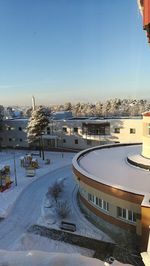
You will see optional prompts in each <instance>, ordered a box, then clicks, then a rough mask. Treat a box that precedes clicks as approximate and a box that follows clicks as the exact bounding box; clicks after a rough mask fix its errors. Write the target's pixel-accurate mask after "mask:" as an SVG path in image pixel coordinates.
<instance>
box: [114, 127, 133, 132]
mask: <svg viewBox="0 0 150 266" xmlns="http://www.w3.org/2000/svg"><path fill="white" fill-rule="evenodd" d="M114 133H117V134H119V133H120V127H116V128H115V129H114ZM135 133H136V129H135V128H130V134H135Z"/></svg>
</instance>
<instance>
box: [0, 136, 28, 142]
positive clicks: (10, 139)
mask: <svg viewBox="0 0 150 266" xmlns="http://www.w3.org/2000/svg"><path fill="white" fill-rule="evenodd" d="M0 141H1V142H2V141H3V138H2V137H0ZM8 141H9V142H11V141H16V139H15V138H9V139H8ZM17 141H18V139H17ZM19 141H20V142H22V141H23V139H19Z"/></svg>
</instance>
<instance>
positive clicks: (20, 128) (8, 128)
mask: <svg viewBox="0 0 150 266" xmlns="http://www.w3.org/2000/svg"><path fill="white" fill-rule="evenodd" d="M17 129H18V130H19V131H22V130H23V129H22V127H18V128H15V127H10V126H9V127H6V130H17Z"/></svg>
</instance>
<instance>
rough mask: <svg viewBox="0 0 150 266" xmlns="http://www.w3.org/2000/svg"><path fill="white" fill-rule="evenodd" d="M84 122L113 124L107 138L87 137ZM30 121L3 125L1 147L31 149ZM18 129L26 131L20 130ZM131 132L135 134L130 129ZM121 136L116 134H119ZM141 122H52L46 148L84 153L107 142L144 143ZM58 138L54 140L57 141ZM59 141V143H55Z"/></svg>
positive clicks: (0, 136) (23, 120) (0, 131)
mask: <svg viewBox="0 0 150 266" xmlns="http://www.w3.org/2000/svg"><path fill="white" fill-rule="evenodd" d="M83 123H88V125H89V126H90V124H91V126H92V124H93V123H94V124H97V125H101V124H103V123H107V124H108V123H109V124H110V131H109V132H108V130H107V132H106V134H105V135H100V134H99V135H95V134H94V135H92V134H90V135H87V134H85V132H83ZM27 124H28V119H9V120H5V121H3V122H2V130H0V141H1V146H7V147H13V146H15V145H17V144H19V146H20V147H28V146H29V145H28V143H27V136H26V134H27V133H26V132H25V129H26V126H27ZM19 127H21V128H22V129H23V130H22V131H20V130H19ZM131 129H132V133H131V132H130V130H131ZM118 130H119V131H120V133H115V132H119V131H118ZM142 134H143V132H142V119H139V118H137V119H105V120H103V119H101V120H94V122H93V120H90V119H86V120H59V121H58V120H51V121H50V123H49V125H48V126H47V128H46V129H45V139H44V145H45V148H47V149H50V148H54V146H55V148H57V147H58V148H60V147H62V148H70V149H77V150H82V149H86V148H90V147H94V146H97V145H103V144H107V143H114V142H116V143H118V142H119V143H123V142H126V143H128V142H131V143H132V142H142ZM54 138H55V141H54ZM56 139H57V141H56Z"/></svg>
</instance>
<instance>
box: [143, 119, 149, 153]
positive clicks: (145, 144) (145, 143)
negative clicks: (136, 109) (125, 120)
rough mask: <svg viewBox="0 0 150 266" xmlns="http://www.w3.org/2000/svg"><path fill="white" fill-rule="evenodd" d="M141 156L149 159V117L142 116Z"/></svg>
mask: <svg viewBox="0 0 150 266" xmlns="http://www.w3.org/2000/svg"><path fill="white" fill-rule="evenodd" d="M142 155H143V156H144V157H146V158H150V116H143V144H142Z"/></svg>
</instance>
